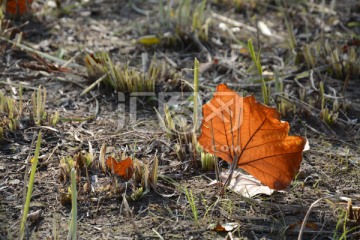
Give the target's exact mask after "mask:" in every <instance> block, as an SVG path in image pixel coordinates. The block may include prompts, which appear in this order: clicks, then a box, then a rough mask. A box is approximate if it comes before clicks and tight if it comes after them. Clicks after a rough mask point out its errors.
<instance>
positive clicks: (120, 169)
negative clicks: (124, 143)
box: [106, 156, 134, 180]
mask: <svg viewBox="0 0 360 240" xmlns="http://www.w3.org/2000/svg"><path fill="white" fill-rule="evenodd" d="M106 166H108V168H109V169H112V171H113V172H114V173H116V174H117V175H119V176H120V177H122V178H123V179H125V180H129V179H130V178H131V177H132V175H133V173H134V162H133V160H132V159H131V158H130V157H128V158H126V159H124V160H121V161H119V162H118V161H116V160H115V158H113V157H111V156H110V157H108V158H107V159H106Z"/></svg>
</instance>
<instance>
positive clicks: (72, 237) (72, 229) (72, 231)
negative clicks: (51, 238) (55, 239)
mask: <svg viewBox="0 0 360 240" xmlns="http://www.w3.org/2000/svg"><path fill="white" fill-rule="evenodd" d="M76 233H77V190H76V170H75V168H72V169H71V220H70V224H69V232H68V237H67V239H68V240H76Z"/></svg>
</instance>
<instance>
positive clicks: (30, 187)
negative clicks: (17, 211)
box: [19, 132, 42, 239]
mask: <svg viewBox="0 0 360 240" xmlns="http://www.w3.org/2000/svg"><path fill="white" fill-rule="evenodd" d="M41 137H42V133H41V132H39V135H38V139H37V142H36V148H35V156H34V160H33V162H32V164H31V173H30V180H29V185H28V191H27V194H26V200H25V205H24V211H23V216H22V219H21V225H20V234H19V239H23V238H24V235H25V225H26V220H27V215H28V213H29V208H30V200H31V195H32V191H33V187H34V181H35V172H36V167H37V163H38V159H39V152H40V146H41Z"/></svg>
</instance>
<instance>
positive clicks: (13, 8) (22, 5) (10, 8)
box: [6, 0, 33, 16]
mask: <svg viewBox="0 0 360 240" xmlns="http://www.w3.org/2000/svg"><path fill="white" fill-rule="evenodd" d="M32 2H33V0H7V2H6V13H9V14H12V15H19V16H21V15H24V14H26V13H28V12H30V8H31V4H32Z"/></svg>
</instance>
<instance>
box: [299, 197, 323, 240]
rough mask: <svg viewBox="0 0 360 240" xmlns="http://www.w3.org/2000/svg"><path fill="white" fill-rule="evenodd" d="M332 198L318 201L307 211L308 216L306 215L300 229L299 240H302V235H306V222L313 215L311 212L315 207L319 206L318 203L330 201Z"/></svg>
mask: <svg viewBox="0 0 360 240" xmlns="http://www.w3.org/2000/svg"><path fill="white" fill-rule="evenodd" d="M328 198H330V197H322V198H319V199H318V200H316V201H315V202H313V203H312V204H311V205H310V208H309V210H308V211H307V213H306V215H305V218H304V220H303V222H302V224H301V228H300V232H299V236H298V240H302V235H303V233H304V230H305V226H306V222H307V220H308V218H309V216H310V213H311V210H312V209H313V208H314V207H315V205H316V204H318V202H320V201H322V200H324V199H328Z"/></svg>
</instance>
